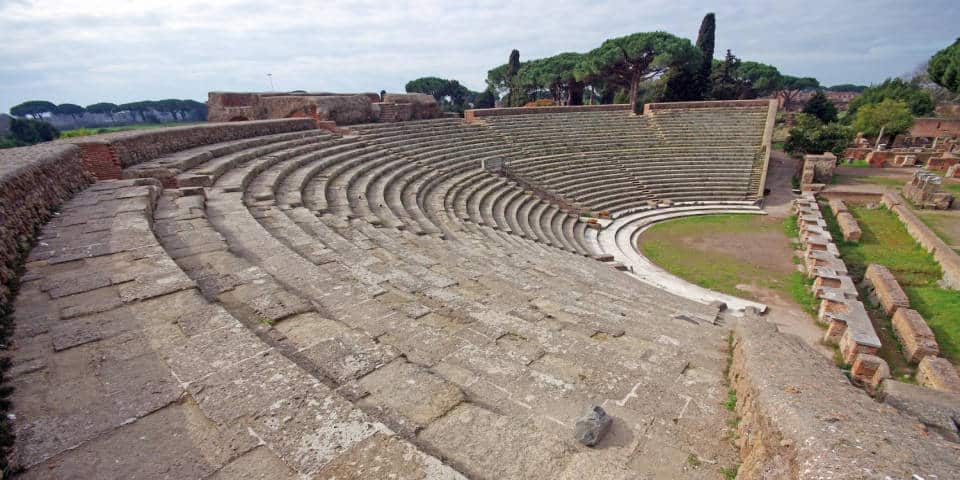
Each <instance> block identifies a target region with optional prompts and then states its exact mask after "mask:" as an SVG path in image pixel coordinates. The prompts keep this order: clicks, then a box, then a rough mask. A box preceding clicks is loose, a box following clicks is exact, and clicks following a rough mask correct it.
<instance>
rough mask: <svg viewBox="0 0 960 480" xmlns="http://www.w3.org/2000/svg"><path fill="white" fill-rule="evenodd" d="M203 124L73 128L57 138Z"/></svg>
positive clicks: (170, 123) (183, 123) (174, 123)
mask: <svg viewBox="0 0 960 480" xmlns="http://www.w3.org/2000/svg"><path fill="white" fill-rule="evenodd" d="M198 123H203V122H168V123H145V124H137V125H124V126H122V127H105V128H74V129H73V130H64V131H62V132H60V137H59V138H72V137H85V136H87V135H97V134H101V133H112V132H125V131H127V130H147V129H152V128H169V127H183V126H187V125H197V124H198Z"/></svg>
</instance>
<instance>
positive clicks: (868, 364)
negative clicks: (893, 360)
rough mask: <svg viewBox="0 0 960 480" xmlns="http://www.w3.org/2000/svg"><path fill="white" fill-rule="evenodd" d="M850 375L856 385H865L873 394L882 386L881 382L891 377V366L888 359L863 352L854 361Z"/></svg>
mask: <svg viewBox="0 0 960 480" xmlns="http://www.w3.org/2000/svg"><path fill="white" fill-rule="evenodd" d="M850 377H851V380H852V381H853V383H854V384H855V385H859V386H861V387H863V388H864V389H866V390H867V392H869V393H870V394H871V395H873V394H875V393H876V392H877V389H878V388H879V387H880V383H881V382H883V380H884V379H887V378H890V367H889V366H888V365H887V362H886V360H884V359H882V358H880V357H878V356H876V355H870V354H867V353H861V354H859V355H857V357H856V359H854V361H853V366H852V367H851V368H850Z"/></svg>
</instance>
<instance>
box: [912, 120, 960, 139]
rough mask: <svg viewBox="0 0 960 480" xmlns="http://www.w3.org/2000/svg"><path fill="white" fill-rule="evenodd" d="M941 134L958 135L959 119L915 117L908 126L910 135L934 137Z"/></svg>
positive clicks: (959, 131)
mask: <svg viewBox="0 0 960 480" xmlns="http://www.w3.org/2000/svg"><path fill="white" fill-rule="evenodd" d="M942 134H947V135H952V136H960V119H950V118H917V119H915V120H914V121H913V126H912V127H910V136H911V137H928V138H934V137H937V136H938V135H942Z"/></svg>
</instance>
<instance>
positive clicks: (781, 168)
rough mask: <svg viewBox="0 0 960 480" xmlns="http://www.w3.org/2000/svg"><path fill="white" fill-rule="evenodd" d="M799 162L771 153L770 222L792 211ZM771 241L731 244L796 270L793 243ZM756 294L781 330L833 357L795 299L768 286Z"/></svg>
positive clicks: (742, 252) (766, 203)
mask: <svg viewBox="0 0 960 480" xmlns="http://www.w3.org/2000/svg"><path fill="white" fill-rule="evenodd" d="M798 164H799V161H798V160H796V159H794V158H791V157H790V156H789V155H787V154H786V153H784V152H782V151H779V150H773V151H772V152H771V154H770V166H769V168H768V169H767V188H769V189H770V194H769V195H767V196H766V198H765V199H764V209H765V210H766V211H767V213H768V216H767V219H768V220H769V221H775V222H782V221H783V219H784V218H786V217H788V216H790V214H791V213H792V212H791V208H792V202H793V199H794V198H796V197H795V196H794V194H793V193H792V190H793V183H792V181H791V179H792V177H793V174H794V172H796V171H797V168H798V166H799V165H798ZM779 233H780V235H781V237H782V238H784V239H786V235H785V234H784V233H783V232H782V230H781V231H780V232H779ZM786 240H787V241H788V242H790V243H789V244H790V245H794V244H793V243H792V242H794V241H795V239H786ZM768 244H773V242H766V241H764V242H759V241H756V240H754V241H749V242H743V243H741V244H739V245H734V246H730V247H732V250H733V251H736V252H738V253H737V254H738V255H745V256H749V257H756V256H761V257H775V258H771V259H770V260H768V261H771V262H776V263H777V264H780V265H789V268H793V269H796V268H797V266H796V265H794V263H793V260H792V255H793V254H794V252H793V247H792V246H791V247H787V248H785V249H784V248H781V249H778V251H776V252H771V251H768V248H769V247H767V245H768ZM728 248H729V247H728ZM754 294H755V295H756V296H757V298H758V300H760V301H762V302H763V303H766V304H767V306H768V307H769V309H770V310H769V313H767V318H768V319H769V320H770V321H771V322H773V323H776V324H777V326H778V327H779V328H780V331H782V332H786V333H792V334H794V335H796V336H798V337H800V338H802V339H803V340H804V341H805V342H807V343H808V344H809V345H811V346H813V347H814V348H816V349H817V350H818V351H820V352H821V353H823V354H824V355H825V356H827V357H832V356H833V350H832V349H830V348H829V347H827V346H825V345H823V344H822V343H821V342H820V340H821V339H822V338H823V330H822V329H821V328H820V327H818V326H817V324H816V322H815V321H814V319H812V318H810V315H808V314H807V313H806V312H804V311H803V309H802V308H801V307H800V305H798V304H797V302H796V301H794V300H793V298H791V297H788V296H785V295H782V294H781V293H780V292H778V291H776V290H768V289H759V290H757V291H755V292H754Z"/></svg>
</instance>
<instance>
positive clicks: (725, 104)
mask: <svg viewBox="0 0 960 480" xmlns="http://www.w3.org/2000/svg"><path fill="white" fill-rule="evenodd" d="M776 104H777V101H776V100H770V99H758V100H715V101H703V102H659V103H647V104H645V105H644V106H643V114H644V115H646V114H647V113H649V112H651V111H654V110H674V109H678V108H731V107H772V108H773V109H774V110H776V109H777V107H776Z"/></svg>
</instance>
